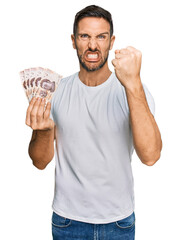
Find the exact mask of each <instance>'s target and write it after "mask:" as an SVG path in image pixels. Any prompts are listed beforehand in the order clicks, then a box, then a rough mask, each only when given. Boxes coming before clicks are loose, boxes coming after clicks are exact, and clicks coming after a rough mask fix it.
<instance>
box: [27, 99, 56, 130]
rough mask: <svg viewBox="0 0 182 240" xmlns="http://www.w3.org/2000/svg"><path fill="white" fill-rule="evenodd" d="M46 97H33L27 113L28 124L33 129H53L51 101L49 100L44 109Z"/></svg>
mask: <svg viewBox="0 0 182 240" xmlns="http://www.w3.org/2000/svg"><path fill="white" fill-rule="evenodd" d="M44 106H45V99H44V98H42V99H41V98H35V97H33V98H32V100H31V101H30V104H29V107H28V109H27V114H26V125H28V126H29V127H31V128H32V129H33V130H51V129H53V128H54V121H53V120H52V119H51V118H50V110H51V103H50V102H48V103H47V106H46V109H45V111H44Z"/></svg>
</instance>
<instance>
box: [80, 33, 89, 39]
mask: <svg viewBox="0 0 182 240" xmlns="http://www.w3.org/2000/svg"><path fill="white" fill-rule="evenodd" d="M80 37H81V38H82V39H87V38H88V37H89V36H88V34H81V35H80Z"/></svg>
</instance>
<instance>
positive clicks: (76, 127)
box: [51, 73, 154, 224]
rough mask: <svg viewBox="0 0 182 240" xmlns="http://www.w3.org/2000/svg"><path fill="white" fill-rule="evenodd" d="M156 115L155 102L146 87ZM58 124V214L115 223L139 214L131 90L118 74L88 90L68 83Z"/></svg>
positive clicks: (56, 100)
mask: <svg viewBox="0 0 182 240" xmlns="http://www.w3.org/2000/svg"><path fill="white" fill-rule="evenodd" d="M143 87H144V91H145V94H146V98H147V101H148V104H149V107H150V110H151V112H152V113H153V114H154V101H153V97H152V96H151V94H150V93H149V91H148V90H147V88H146V86H145V85H143ZM51 114H52V117H53V120H54V122H55V124H56V147H55V148H56V149H55V161H56V172H55V194H54V200H53V211H55V212H56V213H57V214H58V215H61V216H63V217H66V218H70V219H73V220H77V221H83V222H88V223H95V224H101V223H110V222H114V221H117V220H120V219H123V218H125V217H127V216H129V215H130V214H132V212H133V211H134V191H133V175H132V169H131V156H132V153H133V150H134V147H133V140H132V132H131V127H130V124H129V107H128V103H127V98H126V94H125V89H124V87H123V86H122V84H121V83H120V81H119V80H118V79H117V78H116V75H115V73H112V74H111V75H110V77H109V78H108V79H107V80H106V81H105V82H104V83H102V84H100V85H98V86H95V87H92V86H87V85H85V84H84V83H83V82H81V80H80V79H79V76H78V73H75V74H73V75H72V76H69V77H66V78H63V79H62V80H61V82H60V84H59V86H58V89H57V90H56V92H55V94H54V96H53V99H52V107H51Z"/></svg>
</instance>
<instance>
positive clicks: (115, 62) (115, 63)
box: [111, 59, 117, 67]
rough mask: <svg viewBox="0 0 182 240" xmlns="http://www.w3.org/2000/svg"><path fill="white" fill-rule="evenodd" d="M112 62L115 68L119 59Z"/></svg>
mask: <svg viewBox="0 0 182 240" xmlns="http://www.w3.org/2000/svg"><path fill="white" fill-rule="evenodd" d="M111 62H112V65H113V66H114V67H116V65H117V59H113V60H112V61H111Z"/></svg>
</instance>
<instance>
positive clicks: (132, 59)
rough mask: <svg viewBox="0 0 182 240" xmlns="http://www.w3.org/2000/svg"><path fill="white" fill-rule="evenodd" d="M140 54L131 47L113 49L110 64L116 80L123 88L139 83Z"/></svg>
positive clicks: (132, 86)
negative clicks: (112, 57) (113, 52)
mask: <svg viewBox="0 0 182 240" xmlns="http://www.w3.org/2000/svg"><path fill="white" fill-rule="evenodd" d="M141 60H142V54H141V52H140V51H138V50H137V49H135V48H133V47H127V48H124V49H121V50H116V51H115V59H113V60H112V64H113V66H114V68H115V73H116V76H117V78H118V80H119V81H120V82H121V84H122V85H123V86H124V87H125V88H134V87H136V86H137V85H140V84H141V81H140V68H141Z"/></svg>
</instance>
